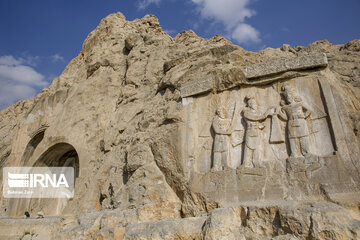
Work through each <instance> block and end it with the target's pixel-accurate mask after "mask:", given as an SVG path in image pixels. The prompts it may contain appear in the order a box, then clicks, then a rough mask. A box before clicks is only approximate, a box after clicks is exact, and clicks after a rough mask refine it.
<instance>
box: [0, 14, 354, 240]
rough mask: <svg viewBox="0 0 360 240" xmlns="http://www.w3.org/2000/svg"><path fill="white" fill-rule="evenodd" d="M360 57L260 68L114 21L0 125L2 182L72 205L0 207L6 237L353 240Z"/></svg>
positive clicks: (335, 52)
mask: <svg viewBox="0 0 360 240" xmlns="http://www.w3.org/2000/svg"><path fill="white" fill-rule="evenodd" d="M359 46H360V40H354V41H351V42H349V43H346V44H344V45H333V44H331V43H329V42H327V41H318V42H315V43H312V44H310V45H309V46H307V47H301V46H296V47H294V48H292V47H291V46H289V45H283V46H282V47H281V48H279V49H270V48H268V49H265V50H262V51H259V52H256V53H253V52H248V51H246V50H244V49H242V48H241V47H239V46H236V45H234V44H232V43H231V42H229V41H228V40H226V39H224V38H223V37H221V36H215V37H213V38H211V39H203V38H201V37H198V36H197V35H196V34H195V33H194V32H193V31H191V30H190V31H184V32H181V33H179V34H178V35H177V36H176V37H175V38H172V37H170V36H169V35H167V34H166V33H165V32H164V31H163V30H162V29H161V27H160V24H159V22H158V20H157V18H156V17H155V16H152V15H147V16H145V17H144V18H142V19H136V20H134V21H126V19H125V17H124V16H123V15H122V14H121V13H115V14H111V15H109V16H108V17H106V18H105V19H103V20H102V21H101V22H100V24H99V26H98V27H97V28H96V29H95V30H94V31H93V32H91V33H90V34H89V36H88V37H87V38H86V40H85V42H84V44H83V47H82V50H81V52H80V53H79V55H78V56H77V57H76V58H74V59H73V60H72V61H71V62H70V63H69V65H68V66H67V67H66V69H65V70H64V72H63V73H62V74H61V75H60V76H59V77H57V78H55V79H54V80H53V82H52V84H51V86H50V87H49V88H47V89H44V90H43V92H42V93H40V94H39V95H38V96H36V97H35V98H33V99H29V100H25V101H21V102H18V103H16V104H15V105H13V106H10V107H8V108H7V109H4V110H2V111H1V112H0V116H1V117H0V157H1V159H0V166H1V167H6V166H35V165H38V164H52V163H53V164H54V162H56V163H57V164H60V165H61V161H62V160H64V161H69V159H70V158H72V159H73V161H74V164H73V167H74V168H75V169H76V171H75V172H77V178H76V184H75V196H74V198H73V199H71V200H69V201H66V200H65V201H57V200H56V201H55V200H53V201H52V200H49V199H47V200H39V201H38V200H31V201H24V200H21V199H6V198H3V197H2V198H1V216H2V218H1V219H0V237H1V238H2V239H6V238H8V239H13V238H15V237H16V238H19V239H50V238H52V239H358V238H359V237H360V236H359V235H360V232H359V229H360V216H359V199H360V194H359V187H360V161H359V159H360V153H359V145H360V137H359V136H360V134H359V128H360V125H359V124H360V98H359V96H360V88H359V86H360V85H359V84H360V50H359V49H360V48H359ZM50 156H51V159H50ZM60 160H61V161H60ZM0 174H2V171H1V173H0ZM5 209H7V210H6V212H5ZM24 211H29V213H30V215H31V216H36V214H37V213H38V212H40V211H41V212H42V213H43V216H44V218H41V219H35V218H34V219H33V218H30V219H17V218H14V217H21V216H23V214H24ZM24 223H26V224H24ZM50 223H51V224H50ZM44 229H46V231H44ZM15 231H17V232H15Z"/></svg>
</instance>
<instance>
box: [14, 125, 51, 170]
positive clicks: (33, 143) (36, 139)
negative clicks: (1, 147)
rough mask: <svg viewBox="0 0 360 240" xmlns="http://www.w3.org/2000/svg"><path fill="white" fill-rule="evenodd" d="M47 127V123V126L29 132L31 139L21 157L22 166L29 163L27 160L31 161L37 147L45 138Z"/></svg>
mask: <svg viewBox="0 0 360 240" xmlns="http://www.w3.org/2000/svg"><path fill="white" fill-rule="evenodd" d="M47 128H48V126H47V125H46V126H41V127H40V128H38V129H37V130H36V131H34V132H32V133H31V134H29V136H30V141H29V143H28V144H27V145H26V147H25V150H24V153H23V155H22V158H21V162H20V166H25V165H27V162H28V161H29V159H30V158H31V156H32V155H33V153H34V151H35V149H36V147H37V146H38V145H39V143H40V142H41V141H42V140H43V139H44V135H45V131H46V129H47Z"/></svg>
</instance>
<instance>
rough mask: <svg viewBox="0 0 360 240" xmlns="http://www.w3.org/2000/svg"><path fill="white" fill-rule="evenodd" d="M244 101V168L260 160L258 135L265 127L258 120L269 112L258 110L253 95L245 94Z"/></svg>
mask: <svg viewBox="0 0 360 240" xmlns="http://www.w3.org/2000/svg"><path fill="white" fill-rule="evenodd" d="M245 101H246V103H247V107H246V108H245V109H244V110H243V115H244V119H245V123H246V130H245V149H244V159H243V165H244V166H245V167H246V168H253V167H254V166H255V167H256V166H259V161H260V148H259V146H260V136H261V130H262V129H264V127H265V126H264V125H262V124H261V123H260V122H261V121H263V120H265V119H266V118H267V117H268V116H269V113H268V111H267V112H266V113H260V112H259V110H258V105H257V102H256V100H255V98H254V97H250V96H247V97H246V98H245ZM269 111H270V110H269Z"/></svg>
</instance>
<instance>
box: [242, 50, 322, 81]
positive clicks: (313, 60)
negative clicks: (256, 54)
mask: <svg viewBox="0 0 360 240" xmlns="http://www.w3.org/2000/svg"><path fill="white" fill-rule="evenodd" d="M327 64H328V61H327V57H326V54H325V53H317V54H310V55H305V56H300V57H296V58H283V59H276V60H273V61H267V62H263V63H258V64H254V65H251V66H248V67H245V69H244V74H245V76H246V78H247V79H251V78H259V77H263V76H268V75H272V74H277V73H282V72H286V71H298V70H304V69H308V68H317V67H325V66H327Z"/></svg>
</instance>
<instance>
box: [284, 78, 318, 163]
mask: <svg viewBox="0 0 360 240" xmlns="http://www.w3.org/2000/svg"><path fill="white" fill-rule="evenodd" d="M282 90H283V93H282V95H283V97H284V99H285V105H284V106H283V107H282V108H281V110H280V111H278V115H279V117H280V118H282V119H283V120H287V134H288V138H289V142H290V151H291V155H290V156H291V157H295V158H298V157H304V156H308V155H310V149H309V130H308V126H307V122H306V119H307V118H308V117H309V116H310V114H311V111H310V110H309V108H308V107H307V106H306V105H305V104H304V103H303V101H302V99H301V98H300V97H298V96H296V95H295V90H294V89H293V88H292V87H290V86H289V85H284V86H283V87H282Z"/></svg>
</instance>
